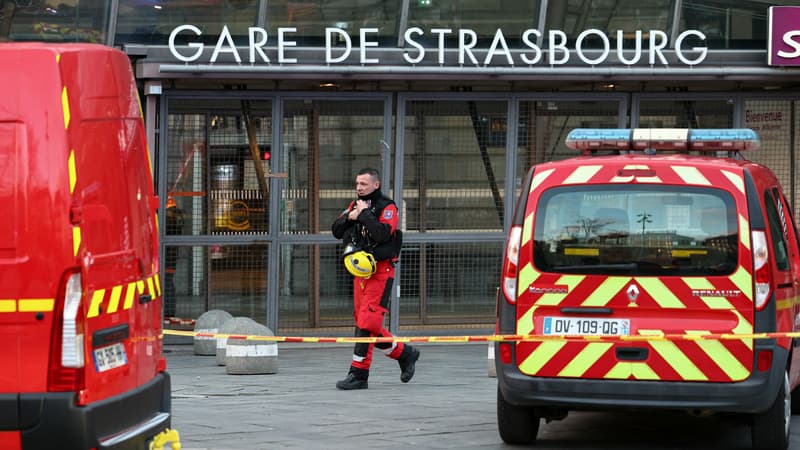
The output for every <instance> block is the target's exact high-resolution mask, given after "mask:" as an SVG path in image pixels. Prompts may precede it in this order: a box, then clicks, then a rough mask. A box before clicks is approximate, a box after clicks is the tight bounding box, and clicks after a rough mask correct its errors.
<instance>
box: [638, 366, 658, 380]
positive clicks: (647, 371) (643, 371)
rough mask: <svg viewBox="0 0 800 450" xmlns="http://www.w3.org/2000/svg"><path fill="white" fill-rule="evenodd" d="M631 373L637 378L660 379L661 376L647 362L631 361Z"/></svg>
mask: <svg viewBox="0 0 800 450" xmlns="http://www.w3.org/2000/svg"><path fill="white" fill-rule="evenodd" d="M631 375H633V378H635V379H637V380H660V379H661V378H660V377H659V376H658V374H656V372H655V371H654V370H653V369H652V368H650V366H648V365H647V364H646V363H631Z"/></svg>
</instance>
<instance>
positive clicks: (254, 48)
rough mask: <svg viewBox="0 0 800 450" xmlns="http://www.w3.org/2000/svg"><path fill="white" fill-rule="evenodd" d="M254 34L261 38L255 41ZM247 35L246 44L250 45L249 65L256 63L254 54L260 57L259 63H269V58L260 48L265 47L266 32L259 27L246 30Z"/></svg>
mask: <svg viewBox="0 0 800 450" xmlns="http://www.w3.org/2000/svg"><path fill="white" fill-rule="evenodd" d="M256 34H258V35H260V36H261V37H260V38H259V39H258V40H256ZM247 35H248V37H249V39H248V42H249V43H250V64H253V63H254V62H256V52H258V56H260V57H261V61H263V62H269V58H268V57H267V54H266V53H264V49H263V48H262V47H264V46H265V45H267V30H265V29H263V28H260V27H249V28H248V29H247Z"/></svg>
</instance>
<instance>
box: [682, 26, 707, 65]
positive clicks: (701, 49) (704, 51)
mask: <svg viewBox="0 0 800 450" xmlns="http://www.w3.org/2000/svg"><path fill="white" fill-rule="evenodd" d="M687 36H697V37H698V38H699V39H700V40H701V41H705V40H706V35H705V34H703V33H701V32H700V31H697V30H686V31H684V32H683V33H681V34H679V35H678V38H677V39H675V56H677V57H678V59H680V60H681V62H682V63H684V64H686V65H687V66H693V65H695V64H700V63H701V62H703V60H704V59H706V55H707V54H708V48H707V47H692V51H693V52H700V54H699V55H697V58H695V59H688V58H686V57H685V56H683V49H682V48H681V47H682V44H683V40H684V39H686V37H687Z"/></svg>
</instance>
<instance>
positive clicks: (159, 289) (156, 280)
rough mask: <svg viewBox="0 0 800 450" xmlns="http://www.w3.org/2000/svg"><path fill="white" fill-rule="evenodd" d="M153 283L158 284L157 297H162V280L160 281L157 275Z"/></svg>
mask: <svg viewBox="0 0 800 450" xmlns="http://www.w3.org/2000/svg"><path fill="white" fill-rule="evenodd" d="M153 281H155V283H156V295H157V296H159V297H161V280H159V277H158V275H157V274H156V275H154V276H153Z"/></svg>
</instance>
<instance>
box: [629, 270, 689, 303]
mask: <svg viewBox="0 0 800 450" xmlns="http://www.w3.org/2000/svg"><path fill="white" fill-rule="evenodd" d="M636 282H637V283H639V285H640V286H642V289H644V290H645V291H646V292H647V293H648V294H649V295H650V297H653V300H655V302H656V303H658V306H660V307H662V308H686V305H684V304H683V302H682V301H680V299H679V298H678V297H676V296H675V294H673V293H672V291H671V290H670V289H669V288H668V287H666V286H665V285H664V283H663V282H662V281H661V280H659V279H658V278H645V277H642V278H636Z"/></svg>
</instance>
